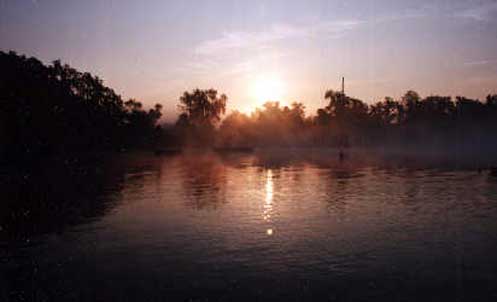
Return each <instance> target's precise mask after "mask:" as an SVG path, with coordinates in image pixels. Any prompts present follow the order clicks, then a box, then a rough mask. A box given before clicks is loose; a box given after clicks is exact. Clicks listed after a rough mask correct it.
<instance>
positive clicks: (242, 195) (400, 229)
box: [0, 150, 497, 301]
mask: <svg viewBox="0 0 497 302" xmlns="http://www.w3.org/2000/svg"><path fill="white" fill-rule="evenodd" d="M114 162H117V165H118V166H119V167H120V169H118V170H115V171H114V170H112V172H111V173H110V175H109V176H108V177H107V176H106V178H105V179H106V180H105V181H103V180H102V179H95V182H98V183H99V184H101V185H100V186H99V189H98V190H94V191H92V192H93V194H92V195H90V196H88V198H87V199H88V200H89V199H91V200H92V201H93V202H92V203H91V204H92V205H93V204H95V203H97V202H95V201H98V203H97V204H98V205H99V210H98V211H94V210H92V211H89V212H88V211H84V212H83V213H84V214H81V215H79V216H81V217H79V218H78V219H76V218H73V217H74V215H69V214H68V215H69V216H67V217H71V218H70V219H65V220H64V223H58V220H57V219H60V218H59V217H57V216H54V217H53V219H51V220H52V221H51V222H52V224H55V225H57V227H50V228H46V229H44V230H43V231H40V232H32V233H31V234H28V235H24V236H17V237H16V238H14V239H4V240H3V244H2V246H1V247H0V249H1V251H2V254H0V256H1V257H2V258H1V261H2V262H1V263H0V268H1V271H2V273H0V290H1V291H0V300H2V299H4V300H6V301H240V300H246V301H300V300H309V299H313V300H319V301H328V300H331V301H334V300H337V301H338V300H340V301H343V300H350V301H362V300H363V301H371V300H381V301H406V300H407V301H417V300H423V301H439V300H449V299H450V300H454V301H491V300H494V299H495V298H497V258H496V256H495V255H497V179H496V178H495V177H493V176H491V175H490V174H489V173H487V172H486V171H483V172H481V173H480V172H478V171H477V170H476V169H474V167H472V166H471V165H459V164H454V163H449V164H445V163H440V162H437V161H435V162H429V163H426V162H424V164H420V162H422V161H415V160H412V159H401V160H385V159H380V158H373V159H371V158H368V157H367V156H364V155H359V154H351V155H350V156H349V157H348V158H347V159H346V160H344V161H339V160H337V157H336V154H334V153H327V152H322V151H321V152H317V151H312V150H308V151H299V152H258V153H256V154H225V155H219V154H213V153H193V154H183V155H175V156H161V157H156V156H152V155H149V154H137V155H128V156H125V157H122V158H116V159H114ZM85 182H86V183H87V185H88V186H90V185H95V184H90V183H88V182H91V180H85ZM82 185H85V184H82ZM61 190H62V188H61ZM52 191H53V194H55V195H57V192H59V191H58V190H57V189H55V190H52ZM84 202H86V201H84V200H83V201H81V202H80V203H84ZM94 207H96V206H92V209H93V208H94ZM57 213H58V214H57V215H65V214H60V211H59V212H57ZM63 213H64V212H63ZM66 220H70V221H69V222H67V221H66ZM40 221H41V222H40V226H39V227H40V228H42V227H43V226H46V225H47V222H44V220H40ZM37 227H38V226H37ZM2 232H4V233H5V232H7V230H6V227H5V226H4V227H3V230H2Z"/></svg>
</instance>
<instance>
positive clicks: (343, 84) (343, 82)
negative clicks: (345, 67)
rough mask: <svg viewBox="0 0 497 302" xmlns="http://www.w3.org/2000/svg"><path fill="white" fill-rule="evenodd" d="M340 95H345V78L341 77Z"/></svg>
mask: <svg viewBox="0 0 497 302" xmlns="http://www.w3.org/2000/svg"><path fill="white" fill-rule="evenodd" d="M342 95H345V77H342Z"/></svg>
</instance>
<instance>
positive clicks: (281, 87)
mask: <svg viewBox="0 0 497 302" xmlns="http://www.w3.org/2000/svg"><path fill="white" fill-rule="evenodd" d="M251 91H252V98H253V99H254V101H255V102H256V104H257V106H261V105H262V104H264V103H266V102H267V101H279V102H281V101H283V97H284V94H285V84H284V83H283V81H282V80H281V78H280V77H278V76H277V75H260V76H258V77H257V78H255V80H254V82H253V84H252V88H251Z"/></svg>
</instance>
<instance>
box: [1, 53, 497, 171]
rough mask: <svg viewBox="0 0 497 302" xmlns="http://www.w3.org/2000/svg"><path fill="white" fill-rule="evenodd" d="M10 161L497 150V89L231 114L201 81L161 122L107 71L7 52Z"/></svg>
mask: <svg viewBox="0 0 497 302" xmlns="http://www.w3.org/2000/svg"><path fill="white" fill-rule="evenodd" d="M0 66H1V70H2V71H1V78H0V79H1V81H0V98H1V100H2V102H1V105H0V106H1V107H0V123H1V124H0V125H1V128H0V129H1V132H0V135H1V142H2V144H1V149H0V154H1V155H2V156H1V158H2V162H3V163H14V164H19V163H24V164H27V165H29V164H30V163H32V162H35V161H37V160H39V159H44V158H47V157H60V158H63V159H64V158H71V157H74V156H78V157H79V156H81V154H97V153H102V152H103V153H105V152H109V151H111V152H112V151H122V150H134V149H148V150H166V151H171V150H173V151H176V150H180V149H181V148H192V147H193V148H206V147H207V148H214V150H222V151H229V150H249V149H251V148H256V147H259V148H260V147H335V148H348V147H356V148H373V149H381V150H389V149H392V150H394V149H395V150H408V151H411V152H412V151H417V152H431V151H437V152H469V153H472V154H478V153H481V152H484V153H491V152H495V151H497V139H496V138H497V122H496V120H497V95H489V96H488V97H487V98H486V100H485V101H484V102H480V101H479V100H475V99H469V98H465V97H459V96H458V97H456V98H455V99H453V98H452V97H450V96H428V97H425V98H422V97H421V96H420V95H419V94H418V93H416V92H414V91H408V92H407V93H405V94H404V95H403V96H402V97H401V98H400V99H399V100H394V99H392V98H390V97H386V98H385V99H384V100H382V101H380V102H376V103H374V104H371V105H368V104H366V103H365V102H363V101H361V100H359V99H355V98H352V97H349V96H347V95H344V94H343V93H341V92H336V91H333V90H329V91H327V92H326V94H325V96H324V97H325V99H326V100H327V102H328V105H327V106H326V107H324V108H319V109H318V110H317V111H316V113H315V114H314V115H306V112H305V105H304V104H303V103H298V102H295V103H292V104H291V105H290V106H282V105H280V103H278V102H267V103H265V104H264V105H263V107H262V108H256V109H255V111H254V112H252V113H251V114H244V113H241V112H238V111H233V112H231V113H230V114H228V115H226V116H225V113H226V105H227V102H228V97H227V96H226V95H224V94H219V93H218V91H217V90H214V89H207V90H201V89H195V90H193V91H191V92H188V91H187V92H185V93H184V94H183V95H182V96H181V97H180V98H179V105H178V109H179V111H180V114H179V117H178V119H177V121H176V122H175V124H174V125H165V124H162V125H160V124H159V121H160V118H161V109H162V105H160V104H157V105H155V106H154V107H153V108H151V109H148V110H146V109H144V108H143V105H142V103H140V102H138V101H136V100H133V99H131V100H127V101H124V100H123V99H122V98H121V96H119V95H118V94H116V93H115V92H114V90H112V89H111V88H109V87H106V86H105V85H104V84H103V81H102V80H101V79H100V78H98V77H96V76H93V75H91V74H90V73H86V72H79V71H77V70H75V69H74V68H71V67H70V66H68V65H63V64H62V63H61V62H60V61H55V62H53V63H52V64H50V65H44V64H43V63H42V62H40V61H39V60H37V59H35V58H27V57H25V56H20V55H17V54H16V53H14V52H9V53H5V52H0Z"/></svg>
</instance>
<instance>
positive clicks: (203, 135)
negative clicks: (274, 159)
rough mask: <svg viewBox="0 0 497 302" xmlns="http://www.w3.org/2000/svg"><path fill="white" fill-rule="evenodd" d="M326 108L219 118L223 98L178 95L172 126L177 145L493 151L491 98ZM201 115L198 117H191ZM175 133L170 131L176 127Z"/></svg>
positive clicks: (271, 105) (496, 106)
mask: <svg viewBox="0 0 497 302" xmlns="http://www.w3.org/2000/svg"><path fill="white" fill-rule="evenodd" d="M324 97H325V99H326V100H327V101H328V105H327V106H325V107H324V108H319V109H318V110H317V111H316V114H314V115H310V116H307V115H306V113H305V106H304V104H302V103H298V102H295V103H292V104H291V105H290V106H282V105H280V103H278V102H267V103H265V104H264V105H263V106H262V108H257V109H256V110H255V111H254V112H252V113H251V114H249V115H248V114H244V113H241V112H238V111H234V112H232V113H231V114H229V115H228V116H226V117H225V118H224V119H221V115H222V114H223V113H224V110H225V106H226V99H227V97H226V96H225V95H221V97H217V92H216V91H215V90H212V89H210V90H195V91H193V93H188V92H185V94H184V96H183V97H182V98H181V99H180V109H181V111H182V114H181V116H180V118H179V119H178V121H177V123H176V128H177V129H179V131H180V132H181V133H182V135H181V137H182V138H184V140H183V143H184V144H191V143H192V142H193V143H194V144H199V143H200V144H205V143H206V142H208V143H210V144H214V145H217V146H223V147H228V148H230V147H235V148H236V147H247V146H249V147H258V146H278V147H289V146H290V147H291V146H324V147H338V148H347V147H375V148H397V149H398V148H400V149H411V150H413V149H415V150H424V151H432V150H438V151H443V150H445V151H449V150H450V151H453V150H454V148H457V150H458V151H461V152H466V151H470V152H474V151H491V150H495V151H497V95H488V96H487V98H486V100H485V101H484V102H481V101H479V100H475V99H469V98H465V97H460V96H458V97H456V98H455V99H453V98H452V97H450V96H436V95H432V96H428V97H425V98H422V97H421V96H420V95H419V94H418V93H417V92H415V91H407V92H406V93H405V94H404V95H403V96H402V97H401V98H400V99H398V100H394V99H393V98H391V97H386V98H385V99H384V100H382V101H379V102H376V103H374V104H371V105H368V104H366V103H365V102H363V101H361V100H359V99H356V98H352V97H349V96H347V95H345V94H343V93H341V92H336V91H333V90H329V91H327V92H326V93H325V96H324ZM199 115H200V116H201V118H200V119H199V118H198V116H199ZM177 131H178V130H177Z"/></svg>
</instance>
